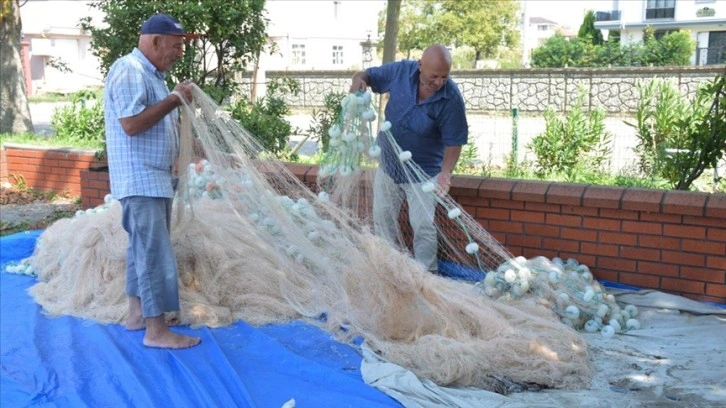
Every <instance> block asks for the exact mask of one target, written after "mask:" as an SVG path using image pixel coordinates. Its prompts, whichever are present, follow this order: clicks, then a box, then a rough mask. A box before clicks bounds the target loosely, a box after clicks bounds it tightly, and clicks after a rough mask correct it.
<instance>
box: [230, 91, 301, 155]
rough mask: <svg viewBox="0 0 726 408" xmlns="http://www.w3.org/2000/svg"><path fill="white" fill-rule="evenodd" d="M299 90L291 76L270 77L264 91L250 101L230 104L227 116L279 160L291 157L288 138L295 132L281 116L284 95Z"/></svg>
mask: <svg viewBox="0 0 726 408" xmlns="http://www.w3.org/2000/svg"><path fill="white" fill-rule="evenodd" d="M299 92H300V84H298V82H297V81H296V80H295V79H292V78H280V79H273V80H272V81H270V82H269V83H268V84H267V94H266V95H265V96H264V97H261V98H258V99H257V100H256V101H253V102H250V101H249V100H247V99H246V98H242V99H240V100H239V101H237V102H236V103H234V104H233V105H232V108H231V112H230V116H232V118H234V119H236V120H237V121H239V122H240V124H241V125H242V126H243V127H244V128H245V129H247V131H249V132H250V133H251V134H252V135H254V136H255V138H256V139H257V141H258V142H260V144H261V145H262V147H263V148H264V149H265V150H266V151H267V152H269V153H270V154H272V155H273V156H275V157H277V158H280V159H294V157H292V156H294V155H292V154H291V153H290V150H289V147H288V141H289V139H290V135H292V134H293V133H297V129H293V127H292V125H291V124H290V122H288V121H287V120H286V119H285V116H287V115H289V114H290V108H289V107H288V106H287V105H286V104H285V95H286V94H288V93H292V94H293V95H297V94H298V93H299Z"/></svg>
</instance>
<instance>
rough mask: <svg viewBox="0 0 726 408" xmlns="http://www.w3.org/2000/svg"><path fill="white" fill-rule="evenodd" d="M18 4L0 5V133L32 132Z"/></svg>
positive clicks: (7, 2)
mask: <svg viewBox="0 0 726 408" xmlns="http://www.w3.org/2000/svg"><path fill="white" fill-rule="evenodd" d="M21 29H22V22H21V21H20V4H19V3H18V0H9V1H7V0H6V1H3V2H2V5H0V133H28V132H33V122H32V120H31V118H30V107H29V106H28V96H27V93H26V89H25V80H24V78H25V76H24V75H23V64H22V62H21V60H20V31H21Z"/></svg>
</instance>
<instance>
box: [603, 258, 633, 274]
mask: <svg viewBox="0 0 726 408" xmlns="http://www.w3.org/2000/svg"><path fill="white" fill-rule="evenodd" d="M596 266H597V267H601V268H610V269H617V270H619V271H622V272H635V266H636V262H635V261H633V260H630V259H623V258H611V257H607V256H601V257H598V258H597V265H596Z"/></svg>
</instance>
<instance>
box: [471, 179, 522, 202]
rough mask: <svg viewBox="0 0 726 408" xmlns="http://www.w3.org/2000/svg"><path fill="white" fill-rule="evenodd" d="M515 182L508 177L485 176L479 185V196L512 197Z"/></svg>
mask: <svg viewBox="0 0 726 408" xmlns="http://www.w3.org/2000/svg"><path fill="white" fill-rule="evenodd" d="M515 184H516V182H515V181H513V180H509V179H500V178H493V177H492V178H486V179H484V180H482V183H481V184H480V185H479V194H478V195H479V197H486V198H499V199H502V200H511V199H512V190H513V189H514V186H515Z"/></svg>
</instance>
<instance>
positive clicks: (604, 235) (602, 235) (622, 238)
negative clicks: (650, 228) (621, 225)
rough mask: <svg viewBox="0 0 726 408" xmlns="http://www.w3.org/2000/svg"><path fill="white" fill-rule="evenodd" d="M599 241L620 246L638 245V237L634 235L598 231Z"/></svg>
mask: <svg viewBox="0 0 726 408" xmlns="http://www.w3.org/2000/svg"><path fill="white" fill-rule="evenodd" d="M598 238H599V241H600V242H602V243H605V244H621V245H631V246H633V245H636V244H637V243H638V236H637V235H635V234H627V233H623V232H607V231H600V232H599V233H598Z"/></svg>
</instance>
